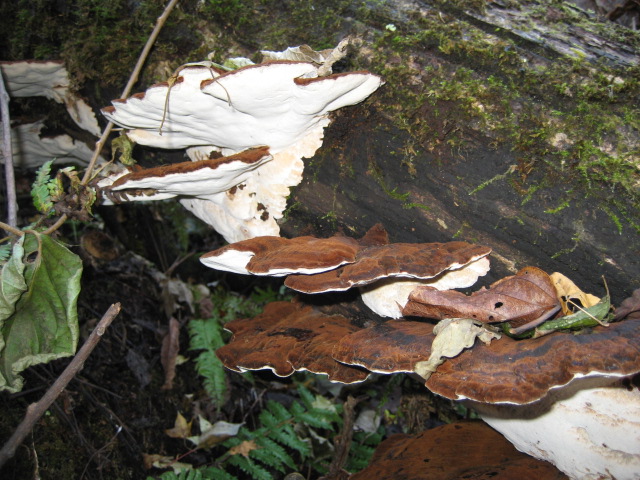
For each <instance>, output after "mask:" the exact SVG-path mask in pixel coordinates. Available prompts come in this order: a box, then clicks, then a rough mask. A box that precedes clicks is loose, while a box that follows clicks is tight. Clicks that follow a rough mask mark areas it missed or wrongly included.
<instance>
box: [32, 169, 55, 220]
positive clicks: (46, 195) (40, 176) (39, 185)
mask: <svg viewBox="0 0 640 480" xmlns="http://www.w3.org/2000/svg"><path fill="white" fill-rule="evenodd" d="M52 164H53V160H49V161H48V162H45V163H43V164H42V166H41V167H40V168H39V169H38V171H37V172H36V179H35V181H34V182H33V185H32V186H31V198H32V199H33V205H34V207H36V208H37V209H38V211H39V212H40V213H42V214H43V215H51V214H52V213H53V201H52V196H56V195H59V194H60V193H61V192H62V185H61V184H60V183H59V182H57V181H56V179H51V178H50V173H51V165H52Z"/></svg>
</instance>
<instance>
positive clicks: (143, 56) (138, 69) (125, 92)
mask: <svg viewBox="0 0 640 480" xmlns="http://www.w3.org/2000/svg"><path fill="white" fill-rule="evenodd" d="M177 3H178V0H171V1H170V2H169V3H168V4H167V6H166V7H165V9H164V12H162V15H160V16H159V17H158V20H157V21H156V26H155V27H154V28H153V31H152V32H151V35H150V36H149V38H148V40H147V43H146V44H145V46H144V48H143V49H142V53H140V57H139V58H138V63H136V66H135V67H134V69H133V72H131V76H130V77H129V82H128V83H127V86H126V87H124V90H123V91H122V95H121V97H122V98H125V97H127V96H128V95H129V93H131V89H132V88H133V86H134V85H135V83H136V82H137V81H138V77H139V75H140V72H141V71H142V67H143V65H144V63H145V62H146V61H147V57H148V56H149V52H150V51H151V48H152V47H153V44H154V43H155V41H156V39H157V38H158V35H159V34H160V30H162V27H163V26H164V24H165V23H166V21H167V18H169V14H170V13H171V11H172V10H173V7H175V6H176V4H177ZM112 128H113V122H109V123H108V124H107V126H106V127H105V129H104V131H103V132H102V136H101V137H100V140H98V142H97V143H96V148H95V150H94V152H93V156H92V157H91V161H90V162H89V166H88V167H87V170H86V171H85V173H84V176H83V177H82V184H83V185H86V184H87V183H88V182H89V180H90V179H91V172H92V171H93V168H94V167H95V164H96V161H97V160H98V156H99V155H100V151H101V150H102V147H103V146H104V144H105V142H106V141H107V138H109V134H110V133H111V129H112Z"/></svg>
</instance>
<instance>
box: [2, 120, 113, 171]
mask: <svg viewBox="0 0 640 480" xmlns="http://www.w3.org/2000/svg"><path fill="white" fill-rule="evenodd" d="M0 125H2V123H1V122H0ZM43 127H44V120H39V121H37V122H35V123H23V124H21V125H17V126H15V127H13V128H12V129H11V145H12V152H13V157H14V163H15V165H16V166H17V167H21V168H27V169H30V168H31V169H35V168H39V167H40V166H41V165H42V164H44V163H45V162H47V161H49V160H52V159H55V163H56V164H74V165H86V164H88V163H89V161H90V160H91V156H92V155H93V152H92V150H91V149H90V148H89V147H88V146H87V145H86V144H85V143H83V142H81V141H79V140H74V139H73V138H71V137H70V136H69V135H66V134H62V135H56V136H43V135H41V131H42V129H43ZM2 144H3V139H0V146H1V145H2ZM101 160H102V159H101ZM3 161H4V159H3Z"/></svg>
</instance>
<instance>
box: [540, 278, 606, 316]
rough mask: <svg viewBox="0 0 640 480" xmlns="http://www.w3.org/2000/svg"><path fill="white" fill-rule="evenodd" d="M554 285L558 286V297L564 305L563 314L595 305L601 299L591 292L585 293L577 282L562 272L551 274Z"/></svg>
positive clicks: (569, 313)
mask: <svg viewBox="0 0 640 480" xmlns="http://www.w3.org/2000/svg"><path fill="white" fill-rule="evenodd" d="M549 277H550V278H551V281H552V282H553V286H554V287H555V288H556V292H557V295H558V299H559V300H560V304H561V305H562V314H563V315H571V314H572V313H575V312H576V311H578V310H579V308H578V307H576V305H579V306H580V307H581V308H588V307H593V306H594V305H596V304H597V303H598V302H600V299H599V298H598V297H596V296H595V295H591V294H590V293H584V292H583V291H582V290H580V289H579V288H578V287H577V286H576V284H575V283H573V281H572V280H571V279H569V278H567V277H566V276H564V275H563V274H561V273H558V272H553V273H552V274H551V275H549Z"/></svg>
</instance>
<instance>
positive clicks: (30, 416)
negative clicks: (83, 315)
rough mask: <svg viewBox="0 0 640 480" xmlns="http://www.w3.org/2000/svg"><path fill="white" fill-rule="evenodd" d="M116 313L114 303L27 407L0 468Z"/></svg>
mask: <svg viewBox="0 0 640 480" xmlns="http://www.w3.org/2000/svg"><path fill="white" fill-rule="evenodd" d="M118 313H120V304H119V303H114V304H113V305H111V306H110V307H109V309H108V310H107V311H106V313H105V314H104V315H103V316H102V318H101V319H100V322H98V325H97V326H96V328H95V329H94V330H93V332H91V335H89V338H88V339H87V340H86V341H85V342H84V345H82V348H80V350H78V353H76V356H75V357H73V359H72V360H71V362H70V363H69V365H67V368H65V369H64V371H63V372H62V373H61V374H60V376H59V377H58V378H57V379H56V381H55V382H54V383H53V385H51V387H50V388H49V390H47V392H46V393H45V394H44V395H43V396H42V398H41V399H40V400H39V401H38V402H36V403H32V404H31V405H29V406H28V407H27V412H26V414H25V416H24V418H23V419H22V422H20V425H18V428H16V430H15V431H14V432H13V435H11V438H10V439H9V440H7V442H6V443H5V444H4V446H3V447H2V450H0V468H2V466H3V465H4V464H5V463H6V461H7V460H9V459H10V458H11V457H13V455H14V454H15V453H16V449H17V448H18V446H19V445H20V444H21V443H22V441H23V440H24V439H25V437H26V436H27V435H28V434H29V432H30V431H31V430H32V429H33V426H34V425H35V424H36V422H37V421H38V420H39V419H40V417H42V415H43V414H44V412H46V411H47V409H48V408H49V407H50V406H51V404H52V403H53V402H54V401H55V400H56V398H58V396H59V395H60V394H61V393H62V391H63V390H64V389H65V388H66V387H67V384H68V383H69V382H70V381H71V379H72V378H73V377H74V376H75V375H76V374H77V373H78V372H79V371H80V370H81V369H82V366H83V365H84V362H85V361H86V360H87V358H88V357H89V355H90V354H91V352H92V351H93V349H94V348H95V346H96V345H97V344H98V342H99V341H100V339H101V338H102V335H104V332H105V331H106V329H107V327H108V326H109V325H110V324H111V322H112V321H113V319H114V318H116V316H117V315H118Z"/></svg>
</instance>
